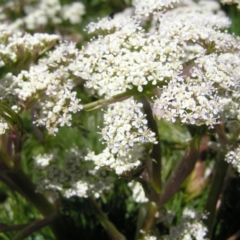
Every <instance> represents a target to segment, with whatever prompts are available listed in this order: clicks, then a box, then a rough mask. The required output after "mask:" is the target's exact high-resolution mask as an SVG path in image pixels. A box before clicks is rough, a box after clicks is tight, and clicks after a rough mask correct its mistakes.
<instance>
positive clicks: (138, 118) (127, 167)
mask: <svg viewBox="0 0 240 240" xmlns="http://www.w3.org/2000/svg"><path fill="white" fill-rule="evenodd" d="M141 108H142V104H141V103H137V102H136V101H134V100H133V99H128V100H125V101H123V102H118V103H114V104H113V105H110V106H109V107H108V110H107V111H106V112H105V114H104V124H105V125H106V126H105V127H104V128H103V129H102V132H101V134H102V140H103V142H104V143H106V144H107V148H105V150H104V151H103V152H102V153H100V154H98V155H95V154H94V153H89V155H88V156H87V159H89V160H92V161H94V163H95V165H96V166H98V167H103V166H104V167H107V168H110V169H113V170H114V171H115V172H116V173H117V174H119V175H121V174H124V173H126V172H130V171H131V170H133V169H135V168H137V167H139V166H141V165H142V161H143V160H144V155H145V154H144V152H145V150H146V144H148V143H153V144H155V143H156V138H155V133H153V132H152V131H151V130H150V129H149V128H148V127H147V120H146V117H145V115H144V114H143V113H142V110H141Z"/></svg>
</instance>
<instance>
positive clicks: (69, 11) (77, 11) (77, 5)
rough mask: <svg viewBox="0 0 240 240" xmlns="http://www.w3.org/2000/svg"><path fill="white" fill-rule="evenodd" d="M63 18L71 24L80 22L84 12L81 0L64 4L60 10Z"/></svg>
mask: <svg viewBox="0 0 240 240" xmlns="http://www.w3.org/2000/svg"><path fill="white" fill-rule="evenodd" d="M61 14H62V17H63V19H64V20H69V22H70V23H71V24H77V23H80V22H81V20H82V16H83V15H84V14H85V7H84V5H83V4H82V3H81V2H73V3H71V4H70V5H64V6H63V7H62V11H61Z"/></svg>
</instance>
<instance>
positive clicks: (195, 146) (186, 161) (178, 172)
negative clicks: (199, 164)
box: [159, 136, 200, 206]
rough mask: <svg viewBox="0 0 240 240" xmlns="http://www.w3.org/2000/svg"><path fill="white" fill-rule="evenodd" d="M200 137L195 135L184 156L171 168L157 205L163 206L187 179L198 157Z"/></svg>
mask: <svg viewBox="0 0 240 240" xmlns="http://www.w3.org/2000/svg"><path fill="white" fill-rule="evenodd" d="M199 139H200V137H199V136H195V137H194V138H193V139H192V141H191V143H190V146H189V147H188V149H187V151H186V153H185V155H184V157H183V158H182V159H181V161H180V162H179V164H178V165H177V166H176V167H175V169H174V170H173V172H172V174H171V176H170V177H169V179H168V180H167V183H166V185H165V187H164V188H163V191H162V196H161V200H160V202H159V206H163V205H164V204H165V203H167V202H168V201H169V200H170V198H171V197H172V196H173V195H174V194H175V193H176V192H177V191H178V190H179V188H180V187H181V184H182V183H183V182H184V181H185V180H186V179H187V177H188V176H189V175H190V173H191V172H192V170H193V169H194V166H195V163H196V161H197V160H198V159H199V145H200V140H199Z"/></svg>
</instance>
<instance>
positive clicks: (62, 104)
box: [14, 43, 82, 135]
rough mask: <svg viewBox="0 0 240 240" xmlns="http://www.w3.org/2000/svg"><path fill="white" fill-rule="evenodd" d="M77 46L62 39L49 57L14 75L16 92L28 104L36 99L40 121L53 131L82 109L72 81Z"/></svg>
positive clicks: (38, 123) (69, 122) (68, 123)
mask: <svg viewBox="0 0 240 240" xmlns="http://www.w3.org/2000/svg"><path fill="white" fill-rule="evenodd" d="M77 52H78V51H77V49H76V48H75V45H74V44H72V43H62V44H60V45H59V46H58V47H57V48H56V49H55V50H54V51H52V52H49V53H48V57H47V58H44V59H41V60H40V61H39V64H38V65H33V66H32V67H30V69H29V71H25V70H23V71H21V72H20V74H18V75H17V76H16V77H15V83H16V85H17V87H16V88H15V92H14V93H15V94H16V95H17V97H18V98H19V100H20V101H22V103H23V104H26V107H29V106H28V105H27V104H28V102H29V101H30V102H31V101H33V102H34V100H35V102H34V103H38V104H37V105H36V106H35V109H36V111H37V115H38V117H37V120H36V124H37V125H40V126H41V125H42V126H45V127H46V128H47V130H48V132H49V133H50V134H53V135H54V134H56V132H57V131H58V127H59V126H60V127H62V126H65V125H66V126H71V119H72V114H74V113H77V112H79V111H80V110H81V109H82V105H81V104H80V99H78V98H77V97H76V92H74V91H72V88H73V87H74V85H73V83H72V82H71V76H70V75H71V74H70V70H69V69H68V66H69V64H70V63H71V62H72V61H74V59H75V57H76V55H77Z"/></svg>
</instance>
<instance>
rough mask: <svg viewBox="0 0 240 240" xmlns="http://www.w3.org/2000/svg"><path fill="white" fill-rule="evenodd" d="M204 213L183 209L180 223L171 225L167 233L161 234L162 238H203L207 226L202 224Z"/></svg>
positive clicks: (188, 239) (199, 239) (180, 239)
mask: <svg viewBox="0 0 240 240" xmlns="http://www.w3.org/2000/svg"><path fill="white" fill-rule="evenodd" d="M203 218H205V216H204V215H202V214H199V213H197V212H195V211H193V210H189V209H185V210H184V212H183V215H182V219H181V223H180V224H179V225H178V226H172V227H170V230H169V235H166V236H163V237H161V238H160V239H162V240H204V239H206V238H205V236H206V234H207V228H206V226H205V225H204V224H203V222H202V219H203Z"/></svg>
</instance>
